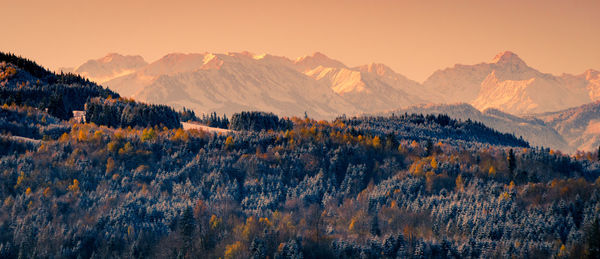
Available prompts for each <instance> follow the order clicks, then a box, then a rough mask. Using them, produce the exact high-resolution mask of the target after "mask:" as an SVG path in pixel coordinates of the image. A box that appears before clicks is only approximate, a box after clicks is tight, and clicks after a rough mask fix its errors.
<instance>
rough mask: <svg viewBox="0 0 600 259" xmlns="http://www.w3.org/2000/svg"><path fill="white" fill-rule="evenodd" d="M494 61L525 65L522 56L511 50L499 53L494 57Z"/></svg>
mask: <svg viewBox="0 0 600 259" xmlns="http://www.w3.org/2000/svg"><path fill="white" fill-rule="evenodd" d="M492 63H496V64H523V65H525V61H523V60H522V59H521V58H519V56H518V55H517V54H515V53H513V52H511V51H504V52H501V53H498V55H496V56H495V57H494V59H492Z"/></svg>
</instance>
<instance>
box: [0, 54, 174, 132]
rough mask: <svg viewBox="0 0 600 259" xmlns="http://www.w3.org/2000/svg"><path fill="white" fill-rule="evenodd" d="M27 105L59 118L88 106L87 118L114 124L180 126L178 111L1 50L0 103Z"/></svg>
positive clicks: (71, 114)
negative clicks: (50, 68)
mask: <svg viewBox="0 0 600 259" xmlns="http://www.w3.org/2000/svg"><path fill="white" fill-rule="evenodd" d="M4 104H6V105H13V106H26V107H32V108H36V109H38V110H39V111H42V112H47V113H48V114H49V115H51V116H53V117H56V118H58V119H62V120H68V119H70V118H71V117H72V116H73V111H74V110H84V109H86V108H87V111H86V112H87V113H86V114H87V116H86V121H87V122H94V123H96V124H99V125H107V126H113V127H121V126H122V127H128V126H132V127H135V126H141V127H147V126H150V127H152V126H159V125H162V126H166V127H168V128H178V127H181V124H180V119H179V114H178V113H177V112H175V111H174V110H173V109H172V108H170V107H167V106H165V105H148V104H143V103H139V102H136V101H133V100H129V99H123V98H120V97H119V95H118V94H117V93H115V92H113V91H111V90H109V89H107V88H103V87H102V86H99V85H97V84H95V83H93V82H90V81H89V80H87V79H85V78H82V77H80V76H78V75H74V74H63V73H61V74H55V73H53V72H50V71H48V70H47V69H45V68H43V67H41V66H39V65H37V64H36V63H35V62H33V61H31V60H28V59H25V58H22V57H18V56H16V55H13V54H6V53H2V52H0V105H4Z"/></svg>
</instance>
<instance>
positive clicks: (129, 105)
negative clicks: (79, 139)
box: [85, 97, 181, 129]
mask: <svg viewBox="0 0 600 259" xmlns="http://www.w3.org/2000/svg"><path fill="white" fill-rule="evenodd" d="M85 120H86V122H88V123H90V122H93V123H96V124H98V125H106V126H109V127H117V128H118V127H123V128H126V127H155V126H160V127H167V128H170V129H173V128H180V127H181V123H180V121H179V114H178V113H177V112H176V111H175V110H173V108H171V107H169V106H166V105H155V104H144V103H138V102H135V101H132V100H126V99H122V98H119V99H112V98H107V99H105V98H99V97H97V98H92V99H90V100H89V101H88V102H87V103H86V104H85Z"/></svg>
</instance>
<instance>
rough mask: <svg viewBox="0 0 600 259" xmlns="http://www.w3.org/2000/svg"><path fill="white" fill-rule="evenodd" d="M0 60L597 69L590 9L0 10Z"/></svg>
mask: <svg viewBox="0 0 600 259" xmlns="http://www.w3.org/2000/svg"><path fill="white" fill-rule="evenodd" d="M0 6H1V7H2V9H3V11H2V21H3V26H2V30H1V32H0V35H1V36H0V50H2V51H10V52H15V53H17V54H20V55H23V56H25V57H28V58H31V59H34V60H36V61H38V62H39V63H41V64H42V65H44V66H47V67H50V68H52V69H56V68H58V67H63V66H75V65H78V64H81V63H83V62H84V61H86V60H87V59H90V58H99V57H102V56H104V55H105V54H106V53H108V52H118V53H122V54H140V55H142V56H144V58H145V59H146V60H147V61H154V60H156V59H158V58H160V57H161V56H163V55H165V54H167V53H169V52H205V51H208V52H227V51H243V50H248V51H251V52H255V53H263V52H267V53H271V54H275V55H283V56H287V57H291V58H295V57H297V56H303V55H305V54H309V53H312V52H315V51H321V52H323V53H325V54H327V55H329V56H330V57H333V58H336V59H339V60H340V61H342V62H344V63H346V64H347V65H350V66H354V65H360V64H364V63H370V62H381V63H384V64H387V65H389V66H390V67H392V68H393V69H394V70H396V72H399V73H402V74H404V75H406V76H407V77H409V78H411V79H414V80H417V81H422V80H424V79H425V78H426V77H427V76H429V75H430V74H431V73H432V72H433V71H434V70H436V69H439V68H445V67H448V66H452V65H454V64H455V63H463V64H474V63H479V62H483V61H489V60H491V59H492V58H493V57H494V55H495V54H496V53H497V52H500V51H502V50H511V51H514V52H516V53H517V54H518V55H519V56H521V58H523V59H524V60H525V61H526V62H527V63H528V64H529V65H530V66H533V67H535V68H538V69H540V70H541V71H543V72H551V73H555V74H559V73H562V72H568V73H582V72H583V71H584V70H585V69H588V68H594V69H600V33H598V31H599V30H600V15H598V12H599V11H600V1H554V0H545V1H506V0H505V1H445V0H444V1H399V0H396V1H391V0H390V1H386V0H345V1H329V0H319V1H313V0H301V1H288V0H273V1H248V0H242V1H222V0H215V1H180V0H169V1H165V0H160V1H154V0H144V1H137V0H135V1H133V0H131V1H129V0H116V1H115V0H103V1H96V0H83V1H82V0H68V1H66V0H65V1H62V0H56V1H47V0H39V1H31V0H18V1H15V0H10V1H7V0H0Z"/></svg>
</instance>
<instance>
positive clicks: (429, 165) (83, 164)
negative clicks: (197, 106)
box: [0, 55, 600, 258]
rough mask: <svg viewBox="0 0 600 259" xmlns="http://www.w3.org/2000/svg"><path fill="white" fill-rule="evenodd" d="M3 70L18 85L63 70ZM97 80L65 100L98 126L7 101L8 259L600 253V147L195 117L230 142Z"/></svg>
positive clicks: (0, 221)
mask: <svg viewBox="0 0 600 259" xmlns="http://www.w3.org/2000/svg"><path fill="white" fill-rule="evenodd" d="M9 57H12V56H10V55H9ZM15 60H17V61H15ZM0 62H4V63H3V66H2V68H3V70H2V71H1V73H2V74H0V75H1V76H2V78H0V82H4V83H3V85H2V86H0V88H2V87H8V88H10V89H12V90H11V91H16V92H18V91H20V90H22V91H28V89H29V88H31V87H33V84H32V83H31V82H30V83H29V84H27V83H26V82H28V81H27V80H25V81H18V80H22V79H23V78H26V79H31V80H38V79H36V77H38V78H42V77H43V76H46V77H52V76H57V75H54V74H46V73H44V72H43V71H42V72H40V71H37V70H36V66H34V64H35V63H33V64H32V63H28V62H26V61H19V59H15V58H14V57H12V59H9V58H5V59H2V60H0ZM19 62H20V63H19ZM10 68H12V69H14V70H15V71H12V69H10ZM28 69H33V70H32V72H29V70H28ZM34 71H37V72H34ZM44 71H45V70H44ZM19 73H23V74H24V75H27V76H26V77H19V76H18V75H19ZM26 73H27V74H26ZM34 75H35V76H34ZM29 76H31V77H29ZM17 82H18V83H20V85H19V86H17ZM50 84H52V83H48V85H50ZM40 85H44V84H42V83H40ZM66 87H72V88H74V89H80V87H79V84H78V86H73V85H72V84H71V85H68V86H66ZM87 87H88V88H89V89H92V90H90V91H88V90H82V91H81V93H79V92H77V91H75V92H77V95H79V94H81V96H82V98H83V97H85V101H83V102H82V104H81V106H80V104H65V107H75V108H77V109H82V110H83V109H84V108H85V109H86V110H87V113H86V120H87V121H88V122H86V123H79V122H77V121H75V120H69V121H67V119H68V118H66V117H61V116H59V115H57V114H52V113H50V111H51V110H52V109H50V107H52V106H48V105H49V103H46V102H44V101H43V100H40V101H37V102H36V101H35V98H30V97H27V96H29V95H22V96H25V97H27V98H23V99H21V101H20V102H17V101H14V99H10V100H9V99H7V98H4V99H0V101H2V105H3V106H2V107H1V110H0V130H1V133H2V136H1V138H0V145H1V146H2V152H0V199H2V200H0V202H1V203H0V257H3V258H14V257H25V258H37V257H40V258H51V257H52V258H54V257H59V258H78V257H81V258H90V257H93V258H107V257H126V258H132V257H133V258H146V257H153V258H173V257H177V258H218V257H221V258H248V257H252V258H266V257H269V258H331V257H340V258H359V257H360V258H381V257H383V258H429V257H435V258H490V257H500V258H506V257H531V258H548V257H564V258H586V257H587V258H596V257H597V256H598V255H599V254H600V250H598V249H599V248H600V242H599V241H600V226H599V223H598V220H599V218H598V215H599V213H598V212H599V211H600V178H599V176H600V163H599V161H598V160H600V154H598V152H587V153H584V152H579V153H576V154H574V155H566V154H562V153H561V152H559V151H556V150H550V149H546V148H540V147H530V146H529V144H528V143H527V142H525V141H523V140H522V139H520V138H517V137H515V136H512V135H508V134H501V133H498V132H496V131H494V130H491V129H489V128H486V127H485V126H483V125H481V124H478V123H473V122H470V121H465V122H461V121H457V120H453V119H451V118H448V117H447V116H443V115H441V116H425V115H409V114H405V115H400V116H391V117H354V118H344V117H341V118H338V119H336V120H334V121H315V120H312V119H310V118H303V119H301V118H278V117H277V116H275V115H273V114H268V113H262V112H244V113H240V114H236V115H233V116H232V117H231V120H228V119H227V118H226V117H223V118H220V117H218V116H216V114H214V115H212V116H202V117H203V118H202V119H200V120H207V121H213V122H214V123H215V125H218V126H219V127H225V125H228V127H230V128H232V129H235V130H233V131H231V132H230V133H228V134H217V133H209V132H205V131H198V130H183V129H182V128H181V127H180V125H179V121H182V120H186V121H188V120H196V119H198V118H197V117H196V116H195V114H193V112H190V111H189V110H184V111H183V112H174V111H173V110H172V109H171V108H168V107H166V106H153V105H147V104H141V103H137V102H135V101H133V100H128V99H123V98H119V97H118V95H113V94H112V93H110V92H109V90H106V89H102V88H101V87H99V86H97V85H95V84H93V83H90V84H88V86H87ZM40 89H42V90H41V91H52V90H47V89H51V88H44V87H43V86H42V87H41V88H40ZM52 89H53V88H52ZM82 89H87V88H86V87H83V88H82ZM90 92H91V93H94V94H89V93H90ZM96 93H97V94H96ZM104 93H106V94H104ZM64 101H66V100H63V102H64ZM77 102H79V101H77ZM46 108H47V109H48V110H45V109H46ZM156 111H160V112H156ZM132 115H134V116H132ZM139 116H146V117H142V118H146V119H148V120H149V121H146V120H138V119H137V118H139ZM182 118H183V119H182ZM217 122H218V123H217ZM224 122H227V123H224ZM232 124H233V125H232Z"/></svg>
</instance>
